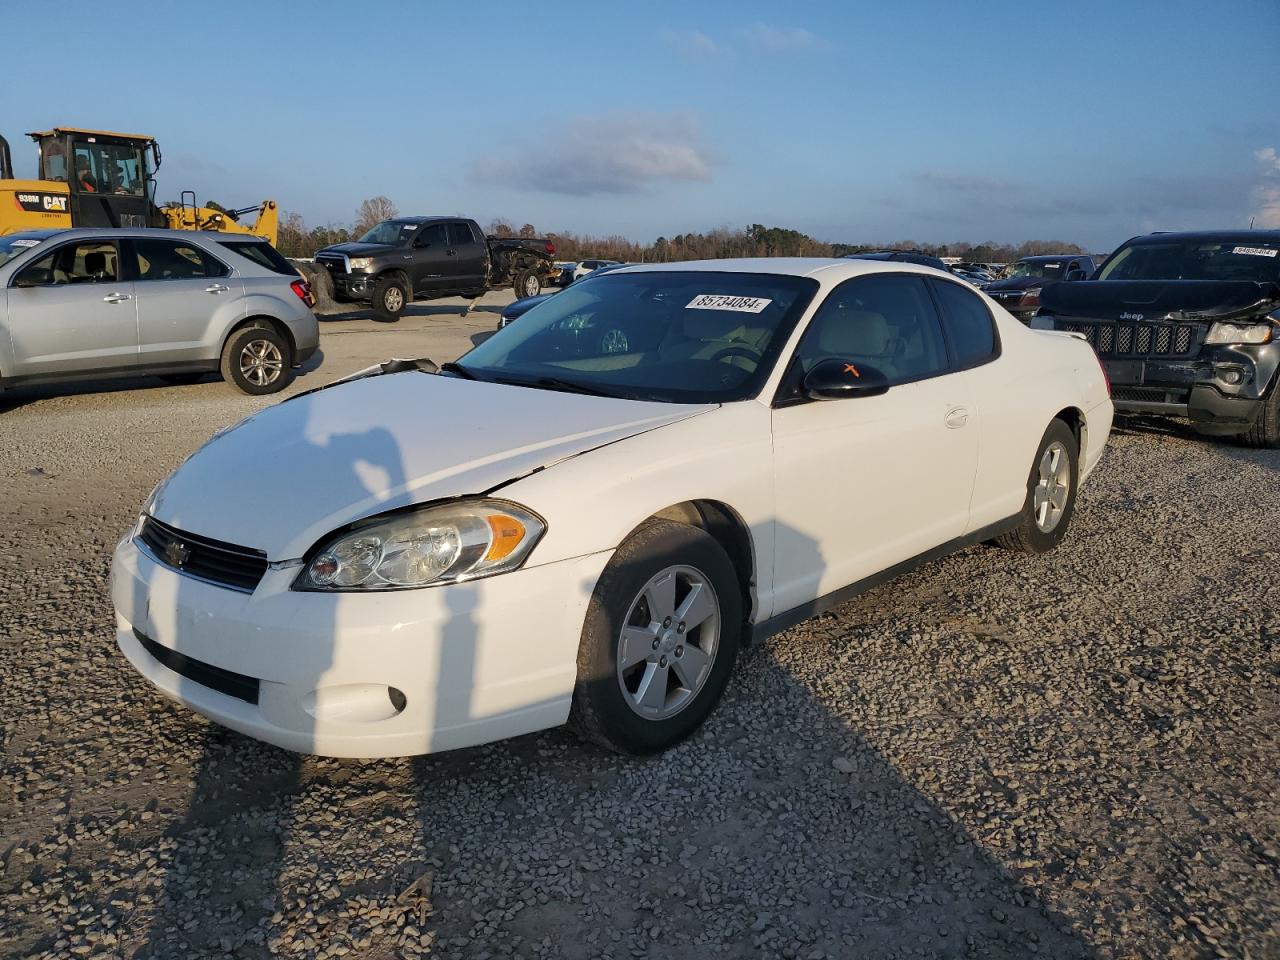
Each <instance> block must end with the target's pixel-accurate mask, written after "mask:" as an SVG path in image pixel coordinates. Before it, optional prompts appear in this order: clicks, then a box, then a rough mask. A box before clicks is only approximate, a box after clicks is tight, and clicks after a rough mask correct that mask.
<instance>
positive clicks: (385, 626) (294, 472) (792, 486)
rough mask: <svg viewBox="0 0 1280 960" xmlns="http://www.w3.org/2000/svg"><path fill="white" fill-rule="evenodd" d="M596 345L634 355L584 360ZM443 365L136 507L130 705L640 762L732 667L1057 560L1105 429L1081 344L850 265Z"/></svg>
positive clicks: (312, 407) (583, 291)
mask: <svg viewBox="0 0 1280 960" xmlns="http://www.w3.org/2000/svg"><path fill="white" fill-rule="evenodd" d="M572 318H578V320H577V321H576V322H570V321H571V319H572ZM606 324H608V325H614V326H617V327H618V328H619V329H622V330H624V331H625V332H626V334H627V336H628V338H630V337H631V336H632V335H633V334H634V336H635V340H634V342H629V344H628V346H627V349H626V350H625V351H621V352H617V351H613V350H609V349H605V348H604V346H603V345H602V344H601V343H600V342H599V340H598V339H597V338H595V337H580V336H577V335H576V332H577V331H580V330H582V329H584V328H585V327H588V326H593V327H595V328H596V329H601V328H603V327H604V326H605V325H606ZM435 369H436V368H435V367H434V365H432V364H428V363H425V362H419V363H417V364H407V363H404V362H400V363H395V364H386V365H383V366H380V367H375V368H371V369H370V370H369V371H367V372H366V374H367V375H365V376H362V377H360V378H358V379H352V380H350V381H349V382H345V383H341V384H339V385H336V386H332V387H327V388H321V389H319V390H316V391H313V392H311V393H308V394H303V395H301V396H297V397H293V398H291V399H289V400H287V401H286V402H284V403H281V404H278V405H276V406H275V407H272V408H270V409H267V410H263V411H261V412H259V413H258V414H256V415H255V416H253V417H251V418H250V419H248V420H246V421H244V422H242V423H241V424H239V425H238V426H236V427H234V428H232V429H230V430H227V431H224V432H223V433H221V434H219V435H218V436H216V437H215V438H214V439H212V440H211V441H209V442H208V443H207V444H205V446H203V447H202V448H201V449H199V450H198V451H196V452H195V453H194V454H193V455H192V456H191V457H190V458H189V459H188V460H187V461H186V462H185V463H184V464H183V465H182V466H181V467H179V468H178V469H177V470H176V471H175V472H174V473H173V474H172V475H171V476H170V477H169V478H168V479H167V480H165V481H164V482H163V483H162V484H160V486H159V487H158V488H157V489H156V490H155V492H153V493H152V495H151V497H150V498H149V499H148V500H147V502H146V504H145V506H144V507H143V509H142V512H141V514H140V516H139V518H138V521H137V524H136V526H135V527H134V528H133V530H131V531H130V532H129V534H128V535H127V536H126V537H125V538H124V539H123V540H122V541H121V542H120V544H119V545H118V546H117V547H116V549H115V553H114V557H113V560H112V577H111V596H112V599H113V602H114V604H115V609H116V617H117V619H116V628H117V632H116V637H117V642H118V644H119V646H120V648H121V650H122V651H123V653H124V655H125V656H126V657H127V658H128V660H129V661H130V663H132V664H133V666H134V667H135V668H136V669H137V670H138V671H139V672H141V673H142V675H143V676H145V677H146V678H147V679H149V680H150V681H151V682H152V683H153V684H154V685H155V686H157V687H158V688H159V689H160V691H162V692H163V693H165V694H167V695H168V696H170V697H173V698H175V699H177V700H179V701H181V702H182V703H185V704H187V705H188V706H190V707H192V708H193V709H195V710H197V711H199V712H201V713H203V714H205V715H207V716H209V717H211V718H212V719H214V720H215V721H217V722H219V723H222V724H224V725H226V726H228V727H231V728H233V729H236V730H239V731H241V732H243V733H246V734H249V735H250V736H254V737H258V738H261V739H263V740H266V741H269V742H271V743H274V744H277V745H280V746H282V747H285V748H288V749H292V750H299V751H306V752H310V753H319V754H327V755H334V756H356V757H378V756H399V755H406V754H419V753H427V752H432V751H439V750H447V749H451V748H454V747H462V746H467V745H471V744H477V743H484V742H486V741H490V740H495V739H499V738H502V737H510V736H515V735H518V734H523V733H527V732H530V731H533V730H538V729H542V728H545V727H550V726H554V725H556V724H561V723H564V722H565V721H571V722H572V723H573V724H574V725H575V726H576V727H577V728H578V729H579V730H580V731H582V732H583V733H585V734H586V735H587V736H588V737H590V738H591V739H593V740H595V741H596V742H598V743H601V744H603V745H605V746H607V747H610V748H612V749H615V750H619V751H622V752H629V753H647V752H652V751H656V750H661V749H663V748H665V747H667V746H669V745H671V744H673V743H675V742H676V741H678V740H680V739H681V738H682V737H684V736H686V735H688V734H689V733H690V732H692V731H693V730H694V729H696V728H697V727H698V726H699V725H700V724H701V723H702V722H703V720H704V719H705V718H706V717H707V715H708V714H709V713H710V711H711V709H712V708H713V707H714V705H715V704H716V702H717V701H718V700H719V699H720V696H721V694H722V693H723V692H724V689H725V686H726V684H727V683H728V681H729V676H730V673H731V671H732V669H733V665H734V661H735V659H736V657H737V655H738V651H739V649H740V647H741V646H742V645H743V644H748V643H759V642H760V641H761V640H762V639H763V638H765V637H767V636H769V635H770V634H772V633H775V632H777V631H780V630H783V629H786V628H788V627H790V626H792V625H794V624H796V623H799V622H800V621H802V620H804V619H805V618H807V617H810V616H812V615H814V614H816V613H818V612H820V611H822V610H826V609H828V608H831V607H833V606H835V605H837V604H839V603H842V602H844V601H845V600H847V599H848V598H850V597H852V596H854V595H856V594H858V593H860V592H862V591H865V590H867V589H869V588H870V587H872V586H874V585H877V584H880V583H882V582H883V581H884V580H886V579H887V578H888V577H890V576H893V575H896V574H899V573H901V572H903V571H905V570H908V569H911V568H913V567H915V566H917V565H919V564H921V563H924V562H927V561H929V560H931V559H933V558H936V557H940V556H942V555H944V554H946V553H948V552H950V551H953V550H956V549H959V548H961V547H964V546H967V545H970V544H975V543H980V542H985V541H989V540H993V539H995V540H997V541H998V542H999V543H1001V544H1003V545H1004V546H1006V547H1010V548H1013V549H1016V550H1021V551H1027V552H1032V553H1036V552H1040V551H1045V550H1050V549H1052V548H1053V547H1054V546H1056V545H1057V544H1058V543H1060V542H1061V541H1062V539H1063V537H1064V536H1066V534H1067V530H1068V528H1069V526H1070V523H1071V518H1072V513H1073V511H1074V509H1075V504H1076V494H1077V491H1078V490H1079V487H1080V485H1081V483H1083V482H1084V480H1085V478H1086V477H1087V476H1088V475H1089V473H1090V471H1091V470H1092V469H1093V468H1094V466H1095V465H1096V464H1097V462H1098V459H1099V457H1100V456H1101V454H1102V451H1103V447H1104V445H1105V443H1106V440H1107V435H1108V432H1109V429H1110V425H1111V416H1112V411H1111V402H1110V400H1109V399H1108V397H1107V391H1106V385H1105V382H1104V379H1103V375H1102V370H1101V368H1100V366H1099V364H1098V362H1097V359H1096V358H1095V357H1094V355H1093V352H1092V351H1091V350H1090V349H1089V347H1088V345H1087V344H1085V343H1084V342H1083V341H1081V340H1080V339H1078V338H1077V337H1074V336H1072V335H1070V334H1063V333H1056V332H1052V331H1036V330H1029V329H1027V328H1026V327H1024V326H1022V325H1021V324H1019V323H1017V322H1016V321H1014V320H1012V319H1011V318H1010V317H1009V316H1008V315H1007V314H1006V313H1005V312H1004V311H1003V310H999V309H993V305H992V304H991V303H990V301H989V300H988V299H986V298H985V297H984V296H983V295H982V294H980V293H979V292H977V291H975V290H973V289H972V288H971V287H969V286H967V285H966V284H964V283H963V282H961V281H959V280H956V279H954V278H951V277H949V276H945V275H943V274H941V273H934V272H933V271H928V270H922V269H921V268H918V267H916V266H915V265H913V264H904V263H885V262H876V261H867V260H844V261H832V260H805V259H792V258H784V259H747V260H721V261H716V262H714V263H713V264H654V265H640V266H633V267H630V268H628V269H626V270H619V271H617V272H615V273H613V274H611V275H610V276H607V277H601V278H599V279H595V280H590V281H588V282H585V283H580V284H575V285H574V286H573V287H571V288H570V289H568V290H566V291H564V292H563V293H561V294H558V295H557V296H555V297H554V298H552V299H551V300H548V301H546V302H545V303H543V304H542V305H541V306H540V307H539V308H538V309H537V310H536V311H534V312H532V313H530V314H529V316H528V317H526V318H525V319H524V320H523V321H521V322H520V323H517V324H514V325H512V326H510V327H508V328H507V329H505V330H502V331H499V332H498V333H496V334H494V335H493V336H492V337H490V338H489V339H488V340H487V341H485V342H484V343H482V344H480V345H479V346H477V347H476V348H475V349H473V350H472V351H471V352H470V353H468V354H466V355H465V356H464V357H462V359H461V360H459V361H457V362H455V363H448V364H444V365H443V366H442V367H441V368H440V369H439V371H438V372H434V373H433V372H431V371H434V370H435ZM246 463H252V464H253V465H254V493H253V509H252V510H248V509H246V508H245V491H244V486H243V484H241V483H236V482H231V481H232V480H233V479H234V478H238V477H241V476H243V470H244V464H246Z"/></svg>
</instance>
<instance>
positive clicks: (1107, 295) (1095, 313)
mask: <svg viewBox="0 0 1280 960" xmlns="http://www.w3.org/2000/svg"><path fill="white" fill-rule="evenodd" d="M1277 306H1280V287H1278V286H1277V285H1276V284H1274V283H1257V282H1255V281H1252V280H1082V281H1080V282H1079V283H1057V284H1054V285H1053V286H1052V287H1051V288H1046V289H1045V290H1044V292H1043V293H1041V294H1040V307H1041V311H1042V312H1043V313H1047V314H1053V315H1055V316H1063V317H1086V318H1096V319H1099V320H1193V321H1201V322H1212V321H1214V320H1230V319H1237V318H1248V317H1256V316H1259V315H1261V314H1264V313H1267V312H1269V311H1271V310H1274V309H1275V308H1276V307H1277Z"/></svg>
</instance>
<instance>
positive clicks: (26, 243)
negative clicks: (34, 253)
mask: <svg viewBox="0 0 1280 960" xmlns="http://www.w3.org/2000/svg"><path fill="white" fill-rule="evenodd" d="M43 242H44V241H43V240H14V241H13V242H12V243H10V244H9V246H11V247H38V246H40V244H41V243H43Z"/></svg>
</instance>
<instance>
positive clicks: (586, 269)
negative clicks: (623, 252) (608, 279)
mask: <svg viewBox="0 0 1280 960" xmlns="http://www.w3.org/2000/svg"><path fill="white" fill-rule="evenodd" d="M617 265H618V261H617V260H582V261H580V262H579V263H578V264H576V265H575V266H574V268H573V275H572V277H571V278H570V282H572V281H574V280H581V279H582V278H583V277H585V276H586V275H587V274H589V273H593V272H594V271H596V270H599V269H600V268H601V267H615V266H617Z"/></svg>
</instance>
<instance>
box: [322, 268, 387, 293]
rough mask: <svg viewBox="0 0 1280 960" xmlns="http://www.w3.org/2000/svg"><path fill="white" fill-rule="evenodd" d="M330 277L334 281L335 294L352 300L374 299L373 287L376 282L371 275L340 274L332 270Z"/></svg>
mask: <svg viewBox="0 0 1280 960" xmlns="http://www.w3.org/2000/svg"><path fill="white" fill-rule="evenodd" d="M329 276H330V278H332V280H333V289H334V292H335V293H341V294H343V295H344V296H346V297H347V298H348V299H350V300H369V299H372V297H373V287H374V283H375V282H376V281H375V278H374V277H371V276H369V274H367V273H339V272H338V271H336V270H331V271H330V272H329Z"/></svg>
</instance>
